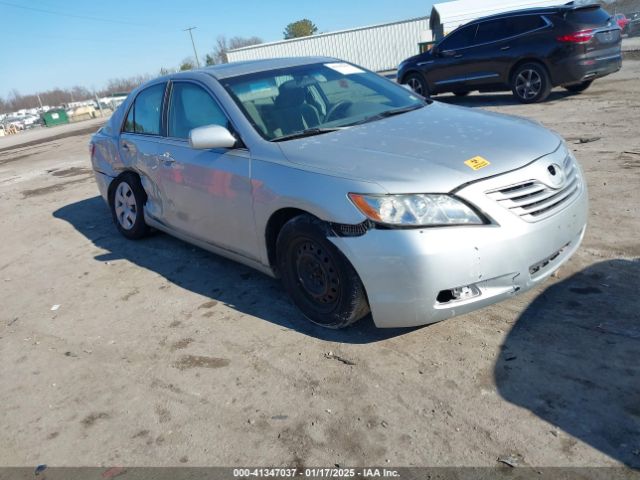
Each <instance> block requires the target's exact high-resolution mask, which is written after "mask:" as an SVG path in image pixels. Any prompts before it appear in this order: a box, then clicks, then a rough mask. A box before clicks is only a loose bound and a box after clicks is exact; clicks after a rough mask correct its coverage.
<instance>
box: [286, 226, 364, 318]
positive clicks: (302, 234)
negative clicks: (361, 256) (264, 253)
mask: <svg viewBox="0 0 640 480" xmlns="http://www.w3.org/2000/svg"><path fill="white" fill-rule="evenodd" d="M276 253H277V258H278V271H279V272H280V276H281V277H282V283H283V285H284V287H285V289H286V290H287V293H289V296H290V297H291V299H292V300H293V302H294V303H295V304H296V306H297V307H298V308H299V309H300V310H301V311H302V313H303V314H304V315H305V316H306V317H307V318H308V319H309V320H311V321H312V322H313V323H315V324H318V325H321V326H323V327H328V328H343V327H346V326H348V325H351V324H352V323H355V322H357V321H358V320H360V319H361V318H362V317H364V316H365V315H366V314H367V313H369V304H368V303H367V297H366V294H365V290H364V286H363V285H362V282H361V281H360V278H359V277H358V274H357V273H356V271H355V270H354V269H353V267H352V266H351V264H350V263H349V261H348V260H347V259H346V258H345V257H344V255H342V253H341V252H340V251H339V250H338V249H337V248H336V247H335V246H334V245H333V244H332V243H331V242H330V241H329V240H327V238H326V233H325V231H324V229H323V228H322V223H321V222H320V221H319V220H318V219H316V218H315V217H312V216H310V215H300V216H298V217H295V218H293V219H291V220H289V221H288V222H287V223H286V224H285V225H284V227H282V230H281V231H280V234H279V235H278V240H277V244H276Z"/></svg>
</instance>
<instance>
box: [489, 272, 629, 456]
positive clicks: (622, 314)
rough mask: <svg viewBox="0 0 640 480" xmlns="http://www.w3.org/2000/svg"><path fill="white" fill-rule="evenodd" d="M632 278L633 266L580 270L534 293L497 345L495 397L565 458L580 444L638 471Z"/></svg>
mask: <svg viewBox="0 0 640 480" xmlns="http://www.w3.org/2000/svg"><path fill="white" fill-rule="evenodd" d="M639 279H640V259H638V260H635V261H632V260H612V261H606V262H602V263H598V264H595V265H593V266H591V267H589V268H587V269H585V270H583V271H580V272H579V273H577V274H575V275H573V276H571V277H569V278H567V279H566V280H563V281H562V282H560V283H557V284H555V285H553V286H551V287H549V288H547V289H546V290H545V291H544V292H543V293H542V294H540V295H539V296H538V297H537V298H536V299H535V300H534V301H533V302H532V303H531V304H530V306H529V307H528V308H527V309H526V311H525V312H524V313H523V314H522V315H521V316H520V317H519V318H518V320H517V322H516V324H515V326H514V327H513V329H512V330H511V332H510V333H509V334H508V336H507V338H506V341H505V342H504V344H503V345H502V351H501V354H500V357H499V359H498V361H497V362H496V365H495V370H494V375H495V382H496V385H497V388H498V391H499V393H500V395H501V396H502V397H503V398H504V399H506V400H507V401H509V402H511V403H513V404H515V405H518V406H521V407H523V408H526V409H528V410H529V411H531V412H532V413H534V414H535V415H537V416H538V417H540V418H542V419H543V420H546V421H547V422H549V423H550V424H551V426H550V427H549V430H550V436H549V441H550V442H557V443H558V446H559V448H561V449H562V451H564V452H565V453H566V454H567V455H568V456H569V457H570V456H571V454H572V447H573V446H574V445H575V444H576V443H577V441H582V442H584V443H586V444H588V445H590V446H592V447H593V448H596V449H598V450H599V451H601V452H603V453H605V454H606V455H608V456H610V457H611V458H613V459H615V460H617V461H619V462H621V463H623V464H625V465H627V466H632V467H640V296H639V295H638V280H639ZM557 429H561V430H563V431H564V432H566V433H568V434H569V435H570V436H567V435H564V434H561V433H560V432H558V431H557ZM552 435H555V436H556V437H557V438H554V437H553V436H552Z"/></svg>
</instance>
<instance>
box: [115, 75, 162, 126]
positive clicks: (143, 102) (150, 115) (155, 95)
mask: <svg viewBox="0 0 640 480" xmlns="http://www.w3.org/2000/svg"><path fill="white" fill-rule="evenodd" d="M165 86H166V84H165V83H160V84H158V85H153V86H151V87H149V88H147V89H146V90H143V91H142V92H140V93H139V94H138V96H137V97H136V100H135V102H134V104H133V106H132V107H131V109H130V110H129V113H128V115H127V119H126V121H125V123H124V128H123V131H124V132H128V133H145V134H147V135H160V125H161V119H162V118H161V117H162V100H163V98H164V90H165Z"/></svg>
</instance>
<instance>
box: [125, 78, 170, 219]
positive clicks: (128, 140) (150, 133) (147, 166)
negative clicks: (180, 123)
mask: <svg viewBox="0 0 640 480" xmlns="http://www.w3.org/2000/svg"><path fill="white" fill-rule="evenodd" d="M166 87H167V82H161V83H157V84H154V85H150V86H149V87H147V88H145V89H144V90H142V91H140V92H139V93H138V94H137V96H136V98H135V99H134V101H133V102H132V104H131V105H130V107H129V111H128V112H127V116H126V119H125V121H124V123H123V125H122V131H121V132H120V139H119V142H118V147H119V152H120V158H121V159H122V163H123V164H124V167H125V168H132V169H133V170H135V171H137V172H138V173H139V174H140V178H141V181H142V186H143V187H144V189H145V191H146V193H147V204H146V205H145V211H147V213H148V214H149V215H151V216H152V217H155V218H157V219H158V220H161V221H163V220H164V212H163V210H162V199H161V197H160V196H159V194H158V193H159V190H158V188H157V185H158V182H159V180H160V179H159V170H158V168H157V166H158V162H159V157H160V155H161V154H162V152H163V139H162V136H161V134H162V110H163V104H164V101H165V92H166Z"/></svg>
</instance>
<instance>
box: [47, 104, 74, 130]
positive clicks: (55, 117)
mask: <svg viewBox="0 0 640 480" xmlns="http://www.w3.org/2000/svg"><path fill="white" fill-rule="evenodd" d="M42 121H43V122H44V124H45V125H46V126H47V127H53V126H54V125H62V124H64V123H69V117H68V116H67V112H65V111H64V110H62V109H61V108H60V109H57V110H49V111H48V112H44V113H43V114H42Z"/></svg>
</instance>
